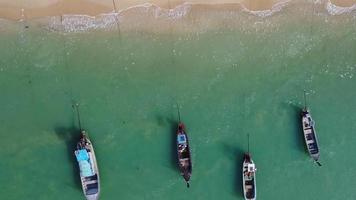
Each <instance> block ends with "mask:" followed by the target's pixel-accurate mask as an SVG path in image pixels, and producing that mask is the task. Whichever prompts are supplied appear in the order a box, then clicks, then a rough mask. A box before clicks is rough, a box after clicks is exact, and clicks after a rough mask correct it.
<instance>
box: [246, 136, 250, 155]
mask: <svg viewBox="0 0 356 200" xmlns="http://www.w3.org/2000/svg"><path fill="white" fill-rule="evenodd" d="M247 153H248V154H250V134H247Z"/></svg>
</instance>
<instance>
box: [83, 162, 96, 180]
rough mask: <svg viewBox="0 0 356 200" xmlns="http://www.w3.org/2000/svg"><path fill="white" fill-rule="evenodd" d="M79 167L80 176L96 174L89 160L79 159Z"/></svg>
mask: <svg viewBox="0 0 356 200" xmlns="http://www.w3.org/2000/svg"><path fill="white" fill-rule="evenodd" d="M79 168H80V176H82V177H88V176H93V175H94V173H93V171H92V170H91V166H90V164H89V162H88V161H87V160H81V161H79Z"/></svg>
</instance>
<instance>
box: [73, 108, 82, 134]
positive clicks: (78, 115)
mask: <svg viewBox="0 0 356 200" xmlns="http://www.w3.org/2000/svg"><path fill="white" fill-rule="evenodd" d="M75 108H76V111H77V118H78V125H79V130H80V132H82V124H81V123H80V114H79V103H76V104H75Z"/></svg>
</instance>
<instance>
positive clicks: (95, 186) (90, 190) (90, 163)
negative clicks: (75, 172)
mask: <svg viewBox="0 0 356 200" xmlns="http://www.w3.org/2000/svg"><path fill="white" fill-rule="evenodd" d="M84 151H86V152H87V156H88V159H85V158H84V159H82V158H81V159H82V160H80V161H79V159H78V157H79V154H81V153H83V152H84ZM84 154H85V153H84ZM75 155H76V157H77V161H78V165H79V169H80V181H81V185H82V189H83V193H84V195H85V197H86V199H87V200H97V199H99V195H100V177H99V169H98V165H97V161H96V156H95V151H94V147H93V145H92V143H91V141H90V140H89V138H88V137H87V136H85V135H84V136H82V138H81V139H80V141H79V142H78V144H77V150H76V151H75ZM85 162H87V163H86V164H85V165H84V164H83V163H85Z"/></svg>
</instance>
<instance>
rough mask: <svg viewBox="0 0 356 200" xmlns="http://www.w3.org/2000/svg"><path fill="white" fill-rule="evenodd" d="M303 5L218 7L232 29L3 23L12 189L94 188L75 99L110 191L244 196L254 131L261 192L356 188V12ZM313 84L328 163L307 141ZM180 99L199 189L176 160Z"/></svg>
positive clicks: (0, 57) (29, 193) (309, 193)
mask: <svg viewBox="0 0 356 200" xmlns="http://www.w3.org/2000/svg"><path fill="white" fill-rule="evenodd" d="M301 13H304V12H302V11H301V9H292V7H288V8H286V9H285V10H284V11H282V13H279V14H276V15H273V16H272V17H269V18H263V19H262V18H256V17H253V16H250V15H248V14H246V13H242V14H231V13H229V14H226V13H223V14H221V13H220V12H217V13H215V14H214V15H213V16H214V17H216V16H218V15H219V16H220V15H221V16H225V17H221V18H217V21H219V20H220V21H219V22H220V23H222V22H226V23H223V24H221V27H220V28H219V29H213V28H212V29H208V28H204V27H205V25H206V27H209V26H208V25H209V24H211V23H213V22H210V21H209V20H207V21H205V22H206V24H203V25H202V24H201V23H200V24H199V23H197V24H199V25H198V26H199V27H198V28H196V29H198V30H195V29H193V30H194V31H186V30H189V26H184V24H183V25H182V23H181V22H176V23H177V24H175V23H171V24H170V26H171V28H172V29H171V30H173V31H171V32H165V33H157V32H147V31H143V30H139V29H135V25H133V26H134V27H133V28H131V29H130V31H121V32H118V31H113V30H111V31H103V30H101V31H87V32H81V33H68V32H67V33H63V32H61V31H53V30H52V29H48V28H44V27H43V26H36V25H34V24H31V22H28V23H29V24H30V28H28V29H25V28H24V23H25V22H17V23H13V24H12V23H9V24H7V25H6V26H5V25H4V26H2V27H1V29H3V30H5V31H3V32H1V33H0V44H1V48H0V91H1V98H0V109H1V112H0V135H1V140H0V145H1V149H0V155H1V159H0V169H1V170H0V185H1V187H0V193H1V194H2V197H3V199H7V200H15V199H16V200H17V199H44V200H49V199H81V198H83V195H82V192H81V187H80V183H79V177H78V176H77V174H76V173H77V168H76V165H75V162H74V156H73V153H72V151H73V148H74V146H75V141H76V139H77V137H78V134H77V129H78V128H77V127H78V126H77V121H76V119H75V113H74V111H73V109H72V107H71V105H72V104H73V102H79V103H80V104H81V106H80V110H81V115H82V124H83V126H84V127H85V129H86V130H87V131H88V132H89V136H90V137H91V139H92V141H93V143H94V146H95V149H96V154H97V160H98V163H99V168H100V175H101V184H102V193H101V197H102V199H133V200H135V199H137V200H138V199H188V198H190V199H198V200H199V199H201V200H203V199H204V200H206V199H212V200H215V199H242V194H241V171H240V168H241V162H242V156H243V152H245V151H247V134H250V137H251V142H250V148H251V149H250V151H251V153H252V156H253V159H254V161H255V162H256V165H257V168H258V172H257V184H258V185H257V188H258V198H259V199H291V200H293V199H296V200H297V199H313V200H318V199H354V198H355V195H353V191H354V182H355V180H356V176H355V174H356V169H355V168H354V167H352V166H355V165H356V160H355V159H353V158H354V156H353V155H354V154H353V152H354V151H355V150H356V149H355V147H354V145H353V144H354V141H355V139H356V136H355V134H354V132H355V131H356V125H355V121H356V114H355V113H356V112H355V110H356V101H355V96H356V90H355V89H354V88H355V86H356V79H355V70H356V69H355V68H356V57H355V55H356V35H355V33H356V26H355V25H356V21H355V18H354V15H342V16H330V15H327V14H325V13H324V14H323V13H318V14H316V15H314V16H313V17H310V16H311V15H308V13H306V14H305V13H304V14H305V15H303V14H301ZM208 14H209V13H208ZM208 14H207V13H206V11H205V13H204V14H202V15H203V17H204V15H208ZM210 14H211V13H210ZM298 14H299V15H298ZM197 15H198V14H196V15H195V14H190V15H189V16H187V18H188V20H189V21H190V22H192V19H193V18H196V17H197ZM234 16H240V17H239V18H238V19H237V20H236V21H233V22H232V19H233V17H234ZM296 16H298V17H296ZM203 17H202V18H203ZM207 22H209V23H207ZM230 22H231V23H230ZM192 24H194V23H191V24H189V25H192ZM238 25H241V26H238ZM4 27H5V28H4ZM7 27H11V28H7ZM182 27H183V28H184V31H182V32H179V33H176V32H175V31H174V30H176V29H178V28H182ZM121 28H122V27H121ZM132 29H135V30H134V31H132ZM304 89H306V90H307V92H308V95H307V97H308V105H309V106H310V108H311V111H312V115H313V117H314V119H315V120H316V128H317V133H318V138H319V145H320V147H321V163H322V164H323V166H322V167H318V166H317V165H316V164H314V163H313V162H312V160H311V159H310V158H309V157H308V154H307V153H306V152H305V147H304V143H303V136H302V133H301V130H300V124H299V121H300V119H299V115H298V112H299V109H300V108H301V107H302V106H303V90H304ZM176 103H178V104H179V106H180V110H181V114H182V120H183V122H185V124H186V126H187V131H188V134H189V137H190V145H191V148H192V156H193V175H192V179H191V188H190V189H186V187H185V183H184V181H183V179H182V178H181V177H180V175H179V173H178V171H177V167H176V161H175V152H174V150H175V146H174V145H175V144H174V139H175V136H174V134H175V127H176V123H177V106H176ZM340 164H342V165H346V166H340Z"/></svg>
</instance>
